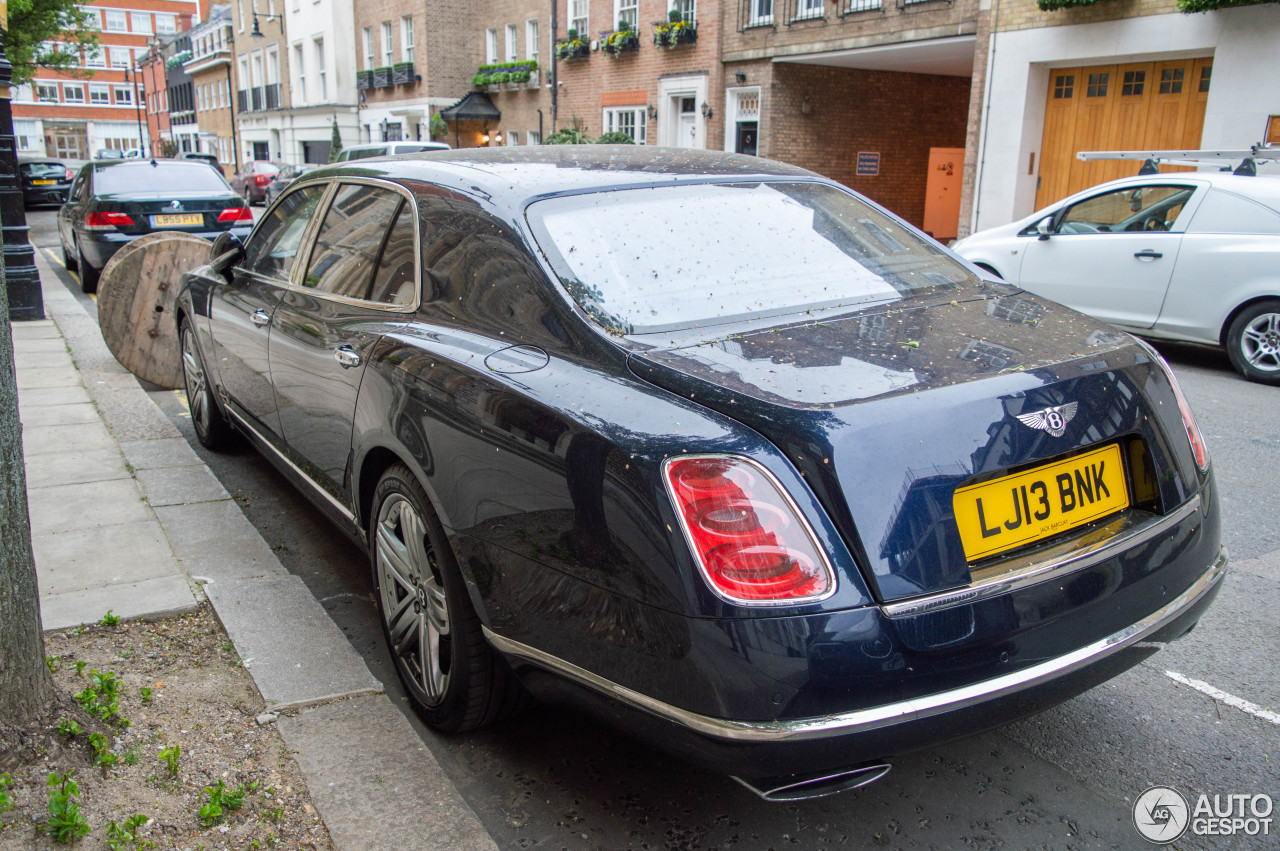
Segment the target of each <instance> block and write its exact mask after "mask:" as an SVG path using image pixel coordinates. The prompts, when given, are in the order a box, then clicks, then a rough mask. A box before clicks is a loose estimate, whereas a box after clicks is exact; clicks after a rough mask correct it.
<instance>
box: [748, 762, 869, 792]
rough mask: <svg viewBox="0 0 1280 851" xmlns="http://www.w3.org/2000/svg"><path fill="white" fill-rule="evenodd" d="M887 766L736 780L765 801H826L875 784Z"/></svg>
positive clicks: (864, 766) (866, 766) (865, 766)
mask: <svg viewBox="0 0 1280 851" xmlns="http://www.w3.org/2000/svg"><path fill="white" fill-rule="evenodd" d="M892 767H893V766H891V765H889V764H888V763H875V764H873V765H862V766H859V767H857V768H848V769H844V770H843V771H824V772H820V773H818V774H811V775H803V774H788V775H785V776H783V777H762V778H759V779H754V780H744V779H743V778H741V777H734V778H733V779H734V780H736V781H738V782H739V783H741V784H742V785H743V786H745V787H747V788H748V789H750V790H751V791H752V792H755V793H756V794H757V795H759V796H760V797H761V798H763V799H764V800H766V801H807V800H809V799H810V798H824V797H826V796H827V795H835V794H837V793H839V792H847V791H848V790H850V789H860V788H862V787H863V786H868V785H870V784H872V783H875V782H876V781H877V780H879V779H880V778H881V777H884V776H885V775H886V774H888V773H889V769H891V768H892Z"/></svg>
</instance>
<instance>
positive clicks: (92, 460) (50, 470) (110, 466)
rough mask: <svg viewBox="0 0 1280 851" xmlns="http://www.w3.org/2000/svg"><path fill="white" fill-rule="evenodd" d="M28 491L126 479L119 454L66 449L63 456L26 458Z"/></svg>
mask: <svg viewBox="0 0 1280 851" xmlns="http://www.w3.org/2000/svg"><path fill="white" fill-rule="evenodd" d="M26 460H27V464H26V467H27V487H28V488H47V487H54V486H57V485H77V484H86V483H88V482H108V481H112V480H113V479H127V478H129V471H128V470H126V469H125V468H124V459H123V458H121V457H120V450H118V449H116V448H115V447H114V446H113V447H111V448H110V449H88V450H80V449H78V448H76V449H71V448H69V449H68V451H66V452H50V453H48V454H45V455H31V456H28V457H27V459H26Z"/></svg>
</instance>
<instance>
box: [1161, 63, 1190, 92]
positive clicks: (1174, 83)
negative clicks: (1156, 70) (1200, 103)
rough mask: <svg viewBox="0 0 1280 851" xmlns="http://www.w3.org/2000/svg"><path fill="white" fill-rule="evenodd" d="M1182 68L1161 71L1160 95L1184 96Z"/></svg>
mask: <svg viewBox="0 0 1280 851" xmlns="http://www.w3.org/2000/svg"><path fill="white" fill-rule="evenodd" d="M1183 70H1184V69H1182V68H1164V69H1162V70H1161V71H1160V94H1162V95H1180V94H1182V74H1183Z"/></svg>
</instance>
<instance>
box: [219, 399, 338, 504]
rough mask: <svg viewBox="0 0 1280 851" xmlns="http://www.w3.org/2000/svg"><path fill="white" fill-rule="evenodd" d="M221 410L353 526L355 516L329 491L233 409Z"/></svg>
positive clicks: (227, 406)
mask: <svg viewBox="0 0 1280 851" xmlns="http://www.w3.org/2000/svg"><path fill="white" fill-rule="evenodd" d="M223 410H224V411H226V412H227V413H228V414H230V415H231V418H232V419H233V420H235V421H236V425H237V426H238V427H240V428H242V429H244V430H245V431H248V432H251V433H253V435H254V436H255V437H257V438H258V443H259V445H261V446H265V447H266V448H267V449H269V450H271V453H272V454H273V455H275V456H276V457H277V458H279V459H280V460H281V461H283V462H284V463H285V464H287V465H288V466H289V469H290V470H293V471H294V472H295V473H297V474H298V475H299V476H301V477H302V480H303V481H305V482H308V483H309V484H310V485H311V489H312V490H313V491H315V492H316V493H318V494H320V496H322V497H324V499H325V501H326V502H328V503H329V504H330V505H332V506H333V507H334V508H335V509H337V510H338V513H339V514H341V515H342V516H343V517H344V518H346V519H347V520H349V521H351V522H352V523H353V524H354V523H355V522H356V516H355V515H354V514H352V513H351V509H349V508H347V507H346V506H345V505H343V504H342V503H341V502H339V501H338V499H337V497H335V496H334V495H333V494H331V493H329V491H327V490H325V489H324V488H322V487H320V485H319V484H318V483H317V482H316V480H315V479H313V478H311V477H310V476H308V475H307V474H306V473H305V472H304V471H303V470H302V468H301V467H299V466H298V465H297V464H295V463H293V461H292V460H291V459H290V458H289V456H288V455H285V454H284V453H283V452H281V451H280V450H279V449H278V448H277V447H276V445H275V444H274V443H272V442H271V441H270V440H267V438H266V437H264V436H263V434H262V432H260V431H258V430H257V429H256V428H254V427H253V426H251V425H250V424H249V422H248V421H247V420H246V419H245V418H244V417H242V416H240V415H239V414H238V413H236V411H235V409H234V408H232V407H231V406H230V405H226V406H225V407H224V408H223Z"/></svg>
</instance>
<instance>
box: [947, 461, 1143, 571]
mask: <svg viewBox="0 0 1280 851" xmlns="http://www.w3.org/2000/svg"><path fill="white" fill-rule="evenodd" d="M1128 506H1129V488H1128V486H1127V485H1126V483H1125V477H1124V466H1123V461H1122V459H1121V455H1120V447H1119V446H1115V445H1111V446H1105V447H1103V448H1102V449H1095V450H1093V451H1092V452H1086V453H1084V454H1083V455H1075V456H1072V457H1071V458H1068V459H1066V460H1065V461H1058V462H1057V463H1054V464H1045V465H1044V466H1042V467H1036V468H1035V469H1033V470H1027V471H1025V472H1022V473H1016V474H1014V475H1012V476H1002V477H1000V478H998V479H995V480H993V481H990V482H983V483H982V484H980V485H970V486H968V487H964V488H959V489H957V490H956V493H955V496H954V497H952V507H953V508H954V510H955V515H956V525H957V526H959V528H960V543H961V544H963V545H964V554H965V557H966V558H967V559H968V560H969V561H971V562H973V561H977V560H978V559H983V558H986V557H987V556H991V555H994V554H996V553H998V552H1003V551H1004V550H1009V549H1013V548H1014V547H1019V546H1022V545H1023V544H1028V543H1030V542H1032V541H1035V540H1038V539H1040V538H1047V537H1049V536H1051V535H1056V534H1058V533H1059V532H1065V531H1067V530H1068V529H1073V528H1075V527H1076V526H1080V525H1083V524H1085V523H1088V522H1090V521H1092V520H1097V519H1098V518H1099V517H1105V516H1106V515H1108V514H1112V513H1114V512H1116V511H1119V510H1121V509H1122V508H1127V507H1128Z"/></svg>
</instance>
